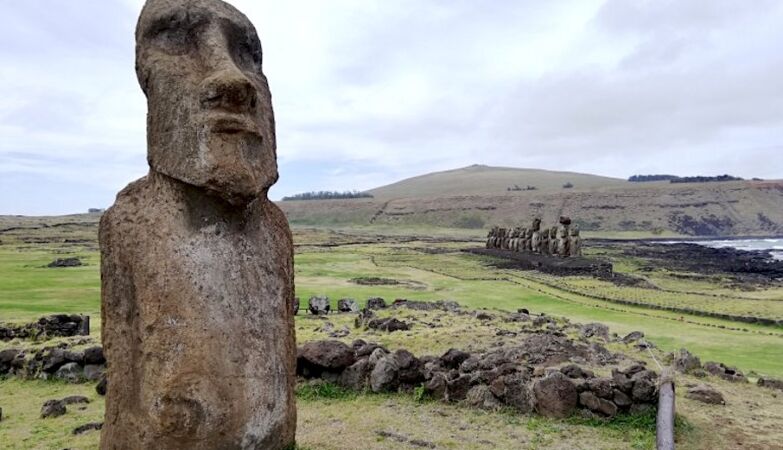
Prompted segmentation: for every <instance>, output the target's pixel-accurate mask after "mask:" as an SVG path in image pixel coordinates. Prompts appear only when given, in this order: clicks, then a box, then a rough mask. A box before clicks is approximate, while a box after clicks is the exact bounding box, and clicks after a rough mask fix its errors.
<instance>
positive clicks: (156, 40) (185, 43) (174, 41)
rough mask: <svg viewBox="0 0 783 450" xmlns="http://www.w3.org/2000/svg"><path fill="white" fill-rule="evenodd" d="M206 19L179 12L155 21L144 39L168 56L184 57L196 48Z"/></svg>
mask: <svg viewBox="0 0 783 450" xmlns="http://www.w3.org/2000/svg"><path fill="white" fill-rule="evenodd" d="M205 22H206V19H205V18H204V17H202V16H200V15H198V14H190V13H188V12H186V11H179V12H175V13H173V14H170V15H167V16H164V17H161V18H159V19H157V20H156V21H155V22H153V24H152V25H151V26H150V27H149V28H148V29H147V32H146V33H145V37H146V38H147V39H148V40H149V41H150V42H151V43H152V45H154V46H155V47H156V48H158V49H159V50H161V51H163V52H165V53H168V54H170V55H184V54H188V53H190V52H192V51H193V50H195V49H196V48H197V46H198V42H199V39H198V32H199V29H200V28H201V26H202V25H203V24H204V23H205Z"/></svg>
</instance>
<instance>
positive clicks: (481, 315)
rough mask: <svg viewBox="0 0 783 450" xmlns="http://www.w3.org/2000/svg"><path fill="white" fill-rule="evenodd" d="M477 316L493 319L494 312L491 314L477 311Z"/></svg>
mask: <svg viewBox="0 0 783 450" xmlns="http://www.w3.org/2000/svg"><path fill="white" fill-rule="evenodd" d="M475 317H476V319H478V320H492V319H494V317H493V316H492V314H489V313H487V312H484V311H477V312H476V314H475Z"/></svg>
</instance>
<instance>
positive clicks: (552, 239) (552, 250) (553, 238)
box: [549, 226, 558, 256]
mask: <svg viewBox="0 0 783 450" xmlns="http://www.w3.org/2000/svg"><path fill="white" fill-rule="evenodd" d="M557 244H558V239H557V227H556V226H555V227H552V228H550V229H549V254H550V255H552V256H557V250H558V248H557Z"/></svg>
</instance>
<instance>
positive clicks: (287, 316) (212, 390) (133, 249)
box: [99, 0, 296, 450]
mask: <svg viewBox="0 0 783 450" xmlns="http://www.w3.org/2000/svg"><path fill="white" fill-rule="evenodd" d="M136 74H137V75H138V80H139V83H140V84H141V89H142V90H143V91H144V94H145V95H146V97H147V106H148V114H147V145H148V148H147V160H148V162H149V165H150V170H149V174H148V175H147V176H145V177H144V178H141V179H140V180H137V181H135V182H133V183H131V184H130V185H128V186H127V187H126V188H125V189H123V190H122V191H121V192H120V193H119V194H118V195H117V199H116V202H115V203H114V206H112V207H111V208H110V209H109V210H108V211H106V213H105V214H104V215H103V217H102V218H101V222H100V231H99V241H100V249H101V288H102V289H101V302H102V311H101V312H102V319H103V322H102V326H103V332H102V335H103V336H102V339H103V351H104V353H105V355H106V359H107V360H108V373H107V376H108V390H107V393H106V412H105V421H104V425H103V430H102V432H101V442H100V448H101V449H102V450H108V449H166V450H178V449H191V450H193V449H195V450H206V449H284V448H292V447H293V446H294V434H295V431H296V405H295V402H294V383H295V381H296V373H295V369H296V343H295V339H294V315H293V308H292V307H291V305H292V302H293V299H294V291H293V287H294V269H293V244H292V241H291V231H290V229H289V227H288V223H287V222H286V219H285V216H284V215H283V213H282V212H281V211H280V209H278V208H277V206H275V204H274V203H272V202H271V201H269V199H268V198H267V192H268V190H269V187H270V186H272V185H273V184H274V183H275V181H276V180H277V178H278V172H277V157H276V143H275V122H274V116H273V112H272V103H271V96H270V93H269V87H268V85H267V80H266V77H265V76H264V74H263V72H262V70H261V44H260V42H259V39H258V36H257V34H256V30H255V29H254V27H253V25H252V24H251V23H250V21H249V20H248V19H247V17H245V16H244V15H243V14H242V13H241V12H239V11H238V10H236V9H235V8H234V7H232V6H231V5H229V4H227V3H224V2H222V1H219V0H148V1H147V2H146V4H145V5H144V8H143V9H142V11H141V16H140V18H139V22H138V25H137V28H136Z"/></svg>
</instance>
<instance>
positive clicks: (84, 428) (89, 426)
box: [71, 422, 103, 436]
mask: <svg viewBox="0 0 783 450" xmlns="http://www.w3.org/2000/svg"><path fill="white" fill-rule="evenodd" d="M101 428H103V422H90V423H85V424H84V425H79V426H78V427H76V428H74V429H73V431H72V432H71V433H72V434H73V435H76V436H78V435H80V434H84V433H86V432H88V431H93V430H100V429H101Z"/></svg>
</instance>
